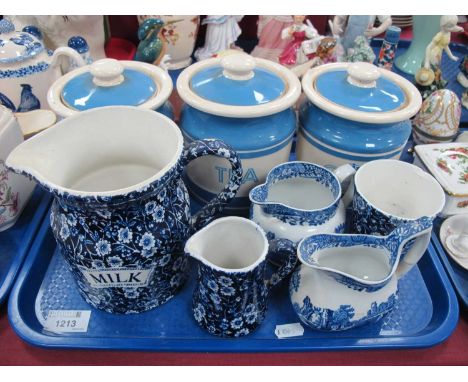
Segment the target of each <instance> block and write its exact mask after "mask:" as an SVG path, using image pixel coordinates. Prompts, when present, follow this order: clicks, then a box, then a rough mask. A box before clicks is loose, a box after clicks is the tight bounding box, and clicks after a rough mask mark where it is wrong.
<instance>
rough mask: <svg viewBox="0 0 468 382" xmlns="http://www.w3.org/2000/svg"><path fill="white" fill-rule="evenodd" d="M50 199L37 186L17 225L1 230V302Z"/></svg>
mask: <svg viewBox="0 0 468 382" xmlns="http://www.w3.org/2000/svg"><path fill="white" fill-rule="evenodd" d="M50 200H51V198H50V196H49V195H48V194H47V193H45V192H43V191H42V190H41V189H40V188H39V187H36V189H35V190H34V191H33V193H32V195H31V198H30V199H29V201H28V204H27V205H26V207H25V209H24V210H23V212H22V213H21V216H20V217H19V218H18V220H17V221H16V223H15V225H14V226H13V227H11V228H9V229H7V230H5V231H3V232H0V304H1V303H2V302H3V301H4V300H5V299H6V298H7V296H8V292H9V291H10V288H11V287H12V286H13V283H14V281H15V277H16V275H17V273H18V271H19V269H20V267H21V264H22V263H23V260H24V258H25V256H26V254H27V251H28V249H29V247H30V245H31V243H32V241H33V239H34V234H35V233H36V231H37V229H38V228H39V226H40V225H41V223H42V219H43V217H44V214H45V212H46V211H47V209H48V206H49V204H50Z"/></svg>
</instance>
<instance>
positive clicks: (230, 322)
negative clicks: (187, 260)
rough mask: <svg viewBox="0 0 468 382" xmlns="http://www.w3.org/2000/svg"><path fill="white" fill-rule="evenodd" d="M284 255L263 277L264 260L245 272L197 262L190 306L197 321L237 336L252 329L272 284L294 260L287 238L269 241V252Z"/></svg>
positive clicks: (214, 330) (262, 314) (213, 330)
mask: <svg viewBox="0 0 468 382" xmlns="http://www.w3.org/2000/svg"><path fill="white" fill-rule="evenodd" d="M278 254H281V255H283V264H282V265H281V266H280V268H279V269H278V271H277V272H276V273H273V275H271V276H270V277H269V279H265V273H266V261H263V262H261V263H260V264H259V265H258V266H256V267H255V268H254V269H252V270H250V271H247V272H223V271H220V270H217V269H214V268H212V267H209V266H207V265H206V264H203V263H199V268H198V282H197V286H196V288H195V290H194V293H193V300H192V309H193V316H194V318H195V320H196V321H197V323H198V324H199V325H200V326H201V327H203V328H204V329H205V330H207V331H208V333H210V334H213V335H217V336H221V337H240V336H245V335H247V334H249V333H251V332H252V331H253V330H254V329H255V328H257V326H258V325H260V323H261V322H262V321H263V319H264V317H265V314H266V310H267V303H268V295H269V292H270V290H271V288H272V287H274V286H275V285H277V284H278V283H279V282H280V281H281V280H283V279H284V278H285V277H287V276H288V275H289V274H290V273H291V272H292V270H293V269H294V267H295V266H296V263H297V257H296V253H295V248H294V245H293V243H292V242H291V241H289V240H282V239H281V240H276V241H274V242H272V244H271V250H270V253H269V256H272V255H278Z"/></svg>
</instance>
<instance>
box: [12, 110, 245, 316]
mask: <svg viewBox="0 0 468 382" xmlns="http://www.w3.org/2000/svg"><path fill="white" fill-rule="evenodd" d="M129 123H131V126H129ZM206 155H217V156H221V157H223V158H225V159H226V160H228V161H229V163H230V165H231V169H232V171H231V177H230V181H229V183H228V185H227V186H226V187H225V188H224V190H223V191H222V192H221V193H220V194H219V195H217V196H216V197H215V198H214V199H213V200H212V201H211V202H210V203H209V204H208V205H207V206H205V207H204V208H203V209H202V210H200V211H199V212H198V213H197V214H196V215H194V216H191V212H190V202H189V198H188V194H187V190H186V188H185V185H184V183H183V181H182V179H181V176H182V172H183V170H184V168H185V167H186V165H187V164H188V163H189V162H190V161H191V160H193V159H196V158H199V157H202V156H206ZM6 166H7V167H8V168H10V169H11V170H13V171H15V172H17V173H22V174H26V175H28V176H30V177H32V178H34V179H35V180H36V181H37V182H38V183H39V184H40V185H41V186H42V187H44V188H45V189H46V190H47V191H49V192H51V193H52V194H53V195H54V197H55V199H54V202H53V205H52V212H51V216H50V219H51V227H52V231H53V233H54V236H55V238H56V240H57V243H58V247H59V249H60V251H61V252H62V255H63V256H64V257H65V260H66V261H67V263H68V265H69V267H70V269H71V271H72V273H73V276H74V278H75V280H76V282H77V284H78V287H79V291H80V293H81V295H82V296H83V298H84V299H85V300H86V301H87V302H88V303H89V304H91V305H92V306H93V307H95V308H98V309H102V310H105V311H107V312H109V313H125V314H128V313H139V312H144V311H146V310H149V309H152V308H154V307H156V306H158V305H161V304H163V303H165V302H166V301H168V300H169V299H170V298H172V297H173V296H174V295H175V293H176V292H177V290H178V289H180V287H181V286H182V285H183V284H184V281H185V279H186V276H187V274H186V271H187V257H186V256H185V255H184V244H185V241H186V240H187V238H188V237H189V236H190V235H191V234H192V233H193V232H194V231H196V230H198V229H200V228H201V227H203V226H204V225H205V224H207V223H208V222H210V221H211V220H212V219H213V218H214V217H215V216H216V215H217V214H218V213H219V212H220V211H221V210H222V208H223V206H224V205H225V204H227V203H228V202H229V201H230V200H232V198H233V197H234V196H235V194H236V191H237V189H238V188H239V185H240V181H241V178H242V168H241V165H240V161H239V159H238V157H237V155H236V153H235V152H234V151H232V150H231V149H230V148H229V147H228V146H226V145H225V144H223V143H222V142H220V141H217V140H204V141H196V142H193V143H192V144H191V145H190V146H188V147H187V149H186V150H184V148H183V138H182V134H181V132H180V130H179V128H178V127H177V125H176V124H175V123H174V122H173V121H171V120H170V119H169V118H167V117H165V116H164V115H162V114H160V113H155V112H153V111H151V110H142V109H138V108H135V107H125V106H119V107H117V106H113V107H105V108H98V109H94V110H89V111H84V112H82V113H78V114H77V115H75V116H72V117H69V118H66V119H64V120H62V121H60V122H59V123H57V124H56V125H55V126H53V127H51V128H49V129H48V130H46V131H44V132H43V133H42V134H39V135H36V136H35V137H33V138H31V139H29V140H27V141H26V142H24V143H22V144H21V145H19V146H18V147H16V149H15V150H13V151H12V153H11V154H10V155H9V156H8V158H7V160H6Z"/></svg>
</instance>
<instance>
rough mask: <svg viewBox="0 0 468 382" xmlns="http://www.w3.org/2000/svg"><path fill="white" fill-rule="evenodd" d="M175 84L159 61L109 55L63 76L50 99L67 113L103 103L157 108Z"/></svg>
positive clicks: (57, 110) (68, 114) (52, 104)
mask: <svg viewBox="0 0 468 382" xmlns="http://www.w3.org/2000/svg"><path fill="white" fill-rule="evenodd" d="M172 88H173V86H172V80H171V78H170V76H169V75H168V74H167V72H165V71H164V70H162V69H161V68H159V67H157V66H155V65H151V64H147V63H144V62H138V61H118V60H114V59H110V58H105V59H102V60H98V61H95V62H94V63H92V64H91V65H87V66H83V67H81V68H78V69H75V70H73V71H71V72H69V73H67V74H66V75H64V76H62V77H61V78H59V79H58V80H57V81H55V82H54V84H53V85H52V86H51V88H50V89H49V92H48V94H47V100H48V101H49V104H50V107H51V108H52V110H54V111H55V112H56V113H57V114H59V115H61V116H64V117H67V116H70V115H72V114H74V113H76V112H79V111H84V110H89V109H94V108H96V107H103V106H137V107H141V108H144V109H153V110H155V109H157V108H159V107H160V106H161V105H162V104H163V103H164V102H165V101H166V100H167V99H168V98H169V96H170V94H171V92H172Z"/></svg>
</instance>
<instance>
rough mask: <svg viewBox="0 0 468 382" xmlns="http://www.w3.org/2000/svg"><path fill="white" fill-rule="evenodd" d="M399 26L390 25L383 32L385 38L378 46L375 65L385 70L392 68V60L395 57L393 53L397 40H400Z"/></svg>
mask: <svg viewBox="0 0 468 382" xmlns="http://www.w3.org/2000/svg"><path fill="white" fill-rule="evenodd" d="M400 33H401V28H399V27H395V26H393V25H392V26H390V27H388V29H387V31H386V32H385V38H384V40H383V41H382V47H381V48H380V52H379V58H378V60H377V66H379V67H382V68H384V69H387V70H392V67H393V60H394V59H395V53H396V50H397V47H398V41H400Z"/></svg>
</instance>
